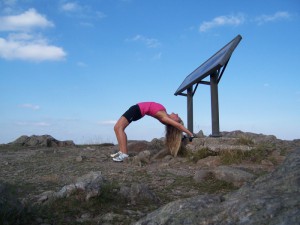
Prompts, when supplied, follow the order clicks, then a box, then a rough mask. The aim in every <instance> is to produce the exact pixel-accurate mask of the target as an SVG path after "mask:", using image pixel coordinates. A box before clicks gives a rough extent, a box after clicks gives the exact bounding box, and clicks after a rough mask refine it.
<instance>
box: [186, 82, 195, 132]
mask: <svg viewBox="0 0 300 225" xmlns="http://www.w3.org/2000/svg"><path fill="white" fill-rule="evenodd" d="M187 114H188V124H187V128H188V130H189V131H191V132H192V133H194V131H193V129H194V127H193V123H194V121H193V118H194V116H193V87H189V88H188V89H187Z"/></svg>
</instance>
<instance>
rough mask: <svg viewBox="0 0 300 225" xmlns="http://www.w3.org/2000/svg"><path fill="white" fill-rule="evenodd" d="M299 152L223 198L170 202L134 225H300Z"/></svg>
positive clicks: (193, 198)
mask: <svg viewBox="0 0 300 225" xmlns="http://www.w3.org/2000/svg"><path fill="white" fill-rule="evenodd" d="M299 187H300V149H297V150H294V151H293V152H292V153H291V154H289V155H288V156H287V158H286V160H285V161H284V163H283V164H282V165H280V166H279V167H278V168H277V169H276V170H274V171H273V172H272V173H269V174H267V175H265V176H262V177H260V178H258V179H256V180H255V181H254V182H252V183H247V184H245V185H244V186H243V187H241V188H240V189H239V190H237V191H234V192H232V193H229V194H227V195H225V196H222V195H200V196H196V197H192V198H188V199H183V200H178V201H174V202H171V203H169V204H167V205H164V206H163V207H161V208H159V209H158V210H155V211H154V212H152V213H150V214H148V215H147V216H146V217H145V218H143V219H141V220H139V221H138V222H136V223H135V224H136V225H138V224H140V225H150V224H178V225H179V224H180V225H187V224H221V225H222V224H247V225H248V224H253V225H254V224H274V225H277V224H278V225H279V224H286V225H289V224H300V198H299V194H300V188H299Z"/></svg>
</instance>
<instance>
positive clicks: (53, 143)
mask: <svg viewBox="0 0 300 225" xmlns="http://www.w3.org/2000/svg"><path fill="white" fill-rule="evenodd" d="M9 145H17V146H25V147H67V146H75V144H74V142H73V141H58V140H56V139H55V138H53V137H52V136H50V135H40V136H38V135H32V136H30V137H28V136H26V135H23V136H21V137H19V138H17V139H16V140H15V141H13V142H10V143H9Z"/></svg>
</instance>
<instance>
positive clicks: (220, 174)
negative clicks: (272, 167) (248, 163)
mask: <svg viewBox="0 0 300 225" xmlns="http://www.w3.org/2000/svg"><path fill="white" fill-rule="evenodd" d="M212 173H213V174H214V175H215V177H216V178H217V179H219V180H224V181H227V182H230V183H233V184H234V186H236V187H241V186H242V185H243V184H244V183H245V182H247V181H251V180H253V179H254V178H255V176H254V175H253V174H251V173H248V172H246V171H244V170H240V169H237V168H233V167H230V166H219V167H217V168H216V169H214V170H213V171H212Z"/></svg>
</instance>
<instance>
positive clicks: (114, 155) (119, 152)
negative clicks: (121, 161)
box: [110, 151, 122, 158]
mask: <svg viewBox="0 0 300 225" xmlns="http://www.w3.org/2000/svg"><path fill="white" fill-rule="evenodd" d="M121 153H122V152H121V151H118V152H116V153H113V154H111V155H110V157H112V158H115V157H117V156H119V155H120V154H121Z"/></svg>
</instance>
